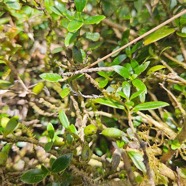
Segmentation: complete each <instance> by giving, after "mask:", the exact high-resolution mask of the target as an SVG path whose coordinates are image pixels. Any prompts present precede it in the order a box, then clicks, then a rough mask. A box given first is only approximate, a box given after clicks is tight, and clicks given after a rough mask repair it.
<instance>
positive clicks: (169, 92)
mask: <svg viewBox="0 0 186 186" xmlns="http://www.w3.org/2000/svg"><path fill="white" fill-rule="evenodd" d="M159 85H160V86H161V87H162V88H163V89H164V90H165V91H166V92H167V94H168V95H169V96H170V98H171V99H172V100H173V102H174V104H175V107H177V108H178V109H179V110H180V111H181V113H182V115H183V116H184V115H186V111H185V110H184V109H183V107H182V105H181V103H180V102H179V101H178V100H177V99H176V97H175V96H174V95H173V94H172V92H171V91H170V90H168V89H167V88H165V86H164V85H163V84H162V83H159Z"/></svg>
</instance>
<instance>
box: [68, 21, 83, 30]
mask: <svg viewBox="0 0 186 186" xmlns="http://www.w3.org/2000/svg"><path fill="white" fill-rule="evenodd" d="M82 26H83V23H82V22H81V21H77V20H73V21H71V22H70V23H69V24H68V26H67V29H68V31H69V32H76V31H77V30H79V29H80V28H81V27H82Z"/></svg>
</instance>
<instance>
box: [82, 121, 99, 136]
mask: <svg viewBox="0 0 186 186" xmlns="http://www.w3.org/2000/svg"><path fill="white" fill-rule="evenodd" d="M96 132H97V127H96V126H95V125H94V124H90V125H87V126H86V127H85V128H84V134H85V135H86V136H89V135H92V134H96Z"/></svg>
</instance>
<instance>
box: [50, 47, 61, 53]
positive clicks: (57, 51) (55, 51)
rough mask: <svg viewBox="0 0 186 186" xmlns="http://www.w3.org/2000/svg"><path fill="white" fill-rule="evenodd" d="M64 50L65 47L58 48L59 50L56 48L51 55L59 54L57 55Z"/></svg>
mask: <svg viewBox="0 0 186 186" xmlns="http://www.w3.org/2000/svg"><path fill="white" fill-rule="evenodd" d="M62 50H63V47H57V48H54V49H53V50H52V51H51V53H52V54H57V53H59V52H61V51H62Z"/></svg>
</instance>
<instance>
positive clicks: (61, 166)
mask: <svg viewBox="0 0 186 186" xmlns="http://www.w3.org/2000/svg"><path fill="white" fill-rule="evenodd" d="M71 159H72V154H70V153H69V154H65V155H62V156H61V157H59V158H57V159H56V160H55V161H54V162H53V164H52V168H51V171H52V172H54V173H58V172H61V171H63V170H65V169H66V168H67V167H68V166H69V164H70V161H71Z"/></svg>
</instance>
